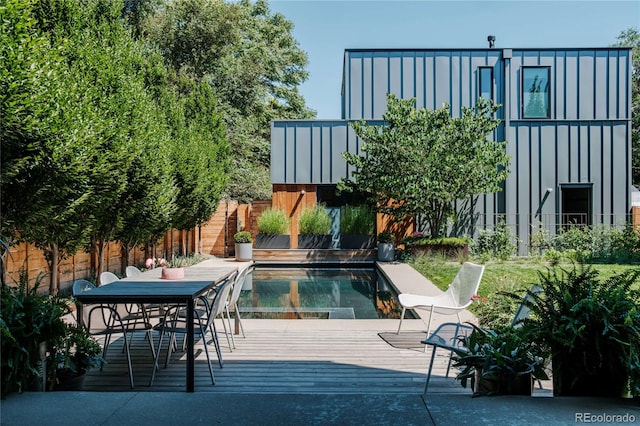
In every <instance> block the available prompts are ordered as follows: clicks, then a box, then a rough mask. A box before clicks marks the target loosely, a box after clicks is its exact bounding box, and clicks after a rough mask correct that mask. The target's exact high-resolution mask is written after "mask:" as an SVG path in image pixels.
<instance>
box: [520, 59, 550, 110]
mask: <svg viewBox="0 0 640 426" xmlns="http://www.w3.org/2000/svg"><path fill="white" fill-rule="evenodd" d="M550 73H551V70H550V68H549V67H524V68H522V118H549V117H551V111H550V108H549V105H550V94H551V93H550V90H549V75H550Z"/></svg>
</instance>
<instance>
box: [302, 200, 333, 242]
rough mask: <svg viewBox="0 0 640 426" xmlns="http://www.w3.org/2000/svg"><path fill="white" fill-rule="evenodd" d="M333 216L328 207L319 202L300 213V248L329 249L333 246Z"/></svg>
mask: <svg viewBox="0 0 640 426" xmlns="http://www.w3.org/2000/svg"><path fill="white" fill-rule="evenodd" d="M330 233H331V217H330V216H329V212H328V211H327V209H326V208H325V207H324V206H323V205H321V204H317V205H316V206H314V207H313V208H307V209H304V210H303V211H302V213H301V214H300V234H299V235H298V248H302V249H311V248H319V249H328V248H330V247H331V235H330Z"/></svg>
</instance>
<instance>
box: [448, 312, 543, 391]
mask: <svg viewBox="0 0 640 426" xmlns="http://www.w3.org/2000/svg"><path fill="white" fill-rule="evenodd" d="M471 325H472V326H473V331H472V332H471V333H470V334H469V335H468V336H466V337H464V338H462V339H461V347H460V349H456V350H454V352H455V355H453V363H454V366H456V367H462V370H461V371H460V373H458V375H457V376H456V380H460V384H461V385H462V386H463V387H466V386H467V380H468V379H469V378H471V386H472V387H473V385H474V381H475V377H476V372H478V373H479V374H480V375H481V377H482V378H485V379H490V380H494V381H496V382H497V383H498V384H499V386H500V383H501V382H504V383H508V382H509V381H512V380H514V379H516V378H517V377H520V376H524V375H528V374H530V375H531V376H532V377H533V378H538V379H543V380H547V379H548V377H547V374H546V372H545V371H544V366H545V362H546V360H545V353H544V351H543V348H541V347H540V346H539V345H538V344H537V343H536V342H535V341H533V340H531V339H529V335H528V333H527V331H526V330H524V329H522V328H513V327H501V328H499V329H496V330H488V329H483V328H480V327H478V326H476V325H475V324H471ZM504 390H505V389H501V388H499V387H498V388H497V390H496V392H497V393H501V392H502V391H504Z"/></svg>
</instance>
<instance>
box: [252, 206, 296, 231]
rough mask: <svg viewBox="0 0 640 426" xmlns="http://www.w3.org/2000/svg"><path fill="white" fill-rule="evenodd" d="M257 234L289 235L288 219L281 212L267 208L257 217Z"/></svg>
mask: <svg viewBox="0 0 640 426" xmlns="http://www.w3.org/2000/svg"><path fill="white" fill-rule="evenodd" d="M258 232H259V233H260V234H268V235H283V234H288V233H289V218H288V217H287V214H286V213H285V212H283V211H282V210H278V209H274V208H269V209H267V210H265V211H263V212H262V214H260V216H259V217H258Z"/></svg>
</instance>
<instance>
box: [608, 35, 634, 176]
mask: <svg viewBox="0 0 640 426" xmlns="http://www.w3.org/2000/svg"><path fill="white" fill-rule="evenodd" d="M617 38H618V42H617V43H616V44H614V46H620V47H631V59H632V61H633V63H632V67H633V68H632V74H631V146H632V154H631V170H632V172H631V173H632V182H633V184H634V185H640V32H639V31H638V28H628V29H626V30H624V31H622V32H621V33H620V35H618V37H617Z"/></svg>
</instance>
